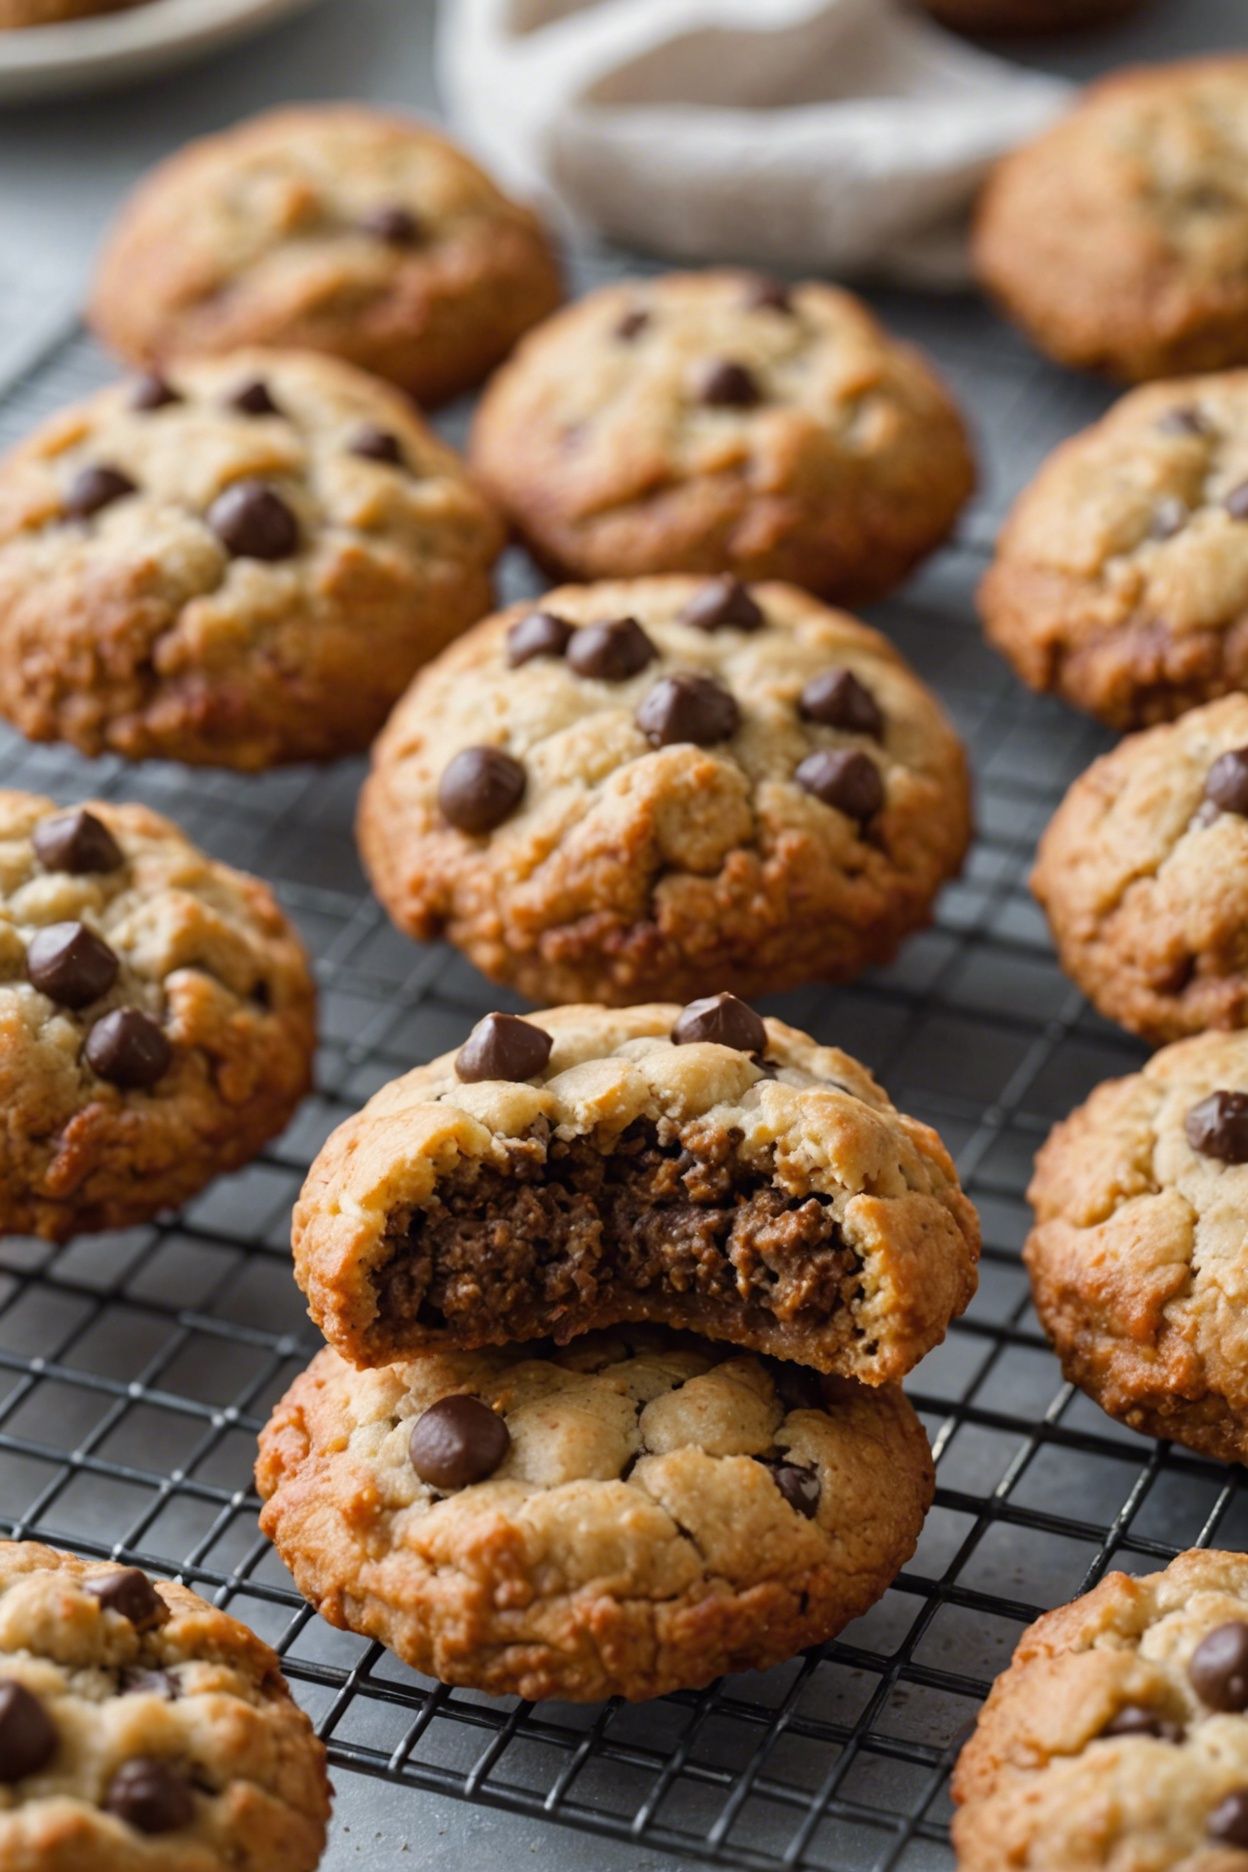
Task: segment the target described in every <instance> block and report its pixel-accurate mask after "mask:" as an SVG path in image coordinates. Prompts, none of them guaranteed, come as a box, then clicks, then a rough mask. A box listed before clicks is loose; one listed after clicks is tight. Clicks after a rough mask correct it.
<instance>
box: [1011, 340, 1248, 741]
mask: <svg viewBox="0 0 1248 1872" xmlns="http://www.w3.org/2000/svg"><path fill="white" fill-rule="evenodd" d="M980 607H981V610H982V613H983V617H984V623H985V626H986V628H987V631H988V635H989V637H990V638H991V639H992V641H993V642H994V643H995V644H996V646H997V648H998V649H999V650H1001V651H1002V652H1003V653H1004V655H1005V656H1006V657H1008V658H1009V660H1010V662H1011V663H1012V664H1013V666H1014V668H1015V670H1016V671H1017V672H1018V674H1019V675H1020V676H1021V677H1022V679H1023V681H1024V682H1026V683H1028V684H1030V686H1031V687H1032V688H1033V689H1052V690H1056V691H1057V693H1058V694H1059V695H1061V696H1063V697H1064V698H1065V699H1066V701H1068V702H1071V703H1073V704H1074V705H1075V707H1076V708H1082V709H1086V710H1088V712H1089V713H1090V714H1093V715H1097V716H1099V717H1100V719H1101V720H1102V721H1104V722H1107V723H1108V724H1109V725H1110V726H1111V727H1113V728H1133V727H1141V726H1143V725H1145V724H1147V723H1149V722H1157V721H1165V720H1169V719H1171V718H1173V717H1174V716H1176V715H1180V714H1182V713H1183V711H1184V710H1185V709H1189V708H1192V707H1193V706H1195V705H1196V704H1197V703H1200V702H1206V701H1209V700H1210V699H1211V698H1213V697H1214V696H1219V695H1223V694H1225V693H1227V692H1228V691H1232V690H1241V689H1248V371H1229V372H1225V373H1223V374H1222V375H1219V376H1211V377H1194V378H1189V379H1184V380H1182V381H1178V382H1173V383H1165V384H1153V385H1149V386H1147V387H1146V388H1143V389H1140V390H1135V391H1132V392H1131V393H1130V394H1129V395H1127V396H1125V397H1123V398H1122V399H1121V401H1120V402H1119V403H1117V404H1116V405H1115V407H1114V408H1113V409H1112V410H1111V411H1110V413H1109V414H1108V416H1106V417H1105V418H1104V419H1103V420H1102V421H1101V422H1099V423H1097V424H1095V425H1094V426H1093V427H1092V428H1091V429H1087V430H1085V431H1084V432H1083V433H1082V434H1081V435H1077V436H1075V437H1073V438H1072V439H1071V440H1070V441H1068V442H1065V443H1063V444H1062V446H1061V447H1060V448H1059V449H1057V450H1056V452H1055V453H1054V454H1053V455H1052V456H1051V457H1050V458H1049V460H1048V461H1047V462H1046V463H1045V465H1044V467H1043V468H1042V469H1041V470H1040V473H1039V475H1038V476H1037V477H1036V479H1035V480H1034V481H1033V482H1032V484H1031V486H1030V487H1029V488H1028V489H1027V490H1026V491H1025V492H1024V493H1023V494H1022V496H1021V497H1020V498H1019V500H1018V501H1017V502H1016V504H1015V506H1014V509H1013V511H1012V512H1011V514H1010V516H1009V519H1008V520H1007V522H1006V525H1005V528H1004V530H1003V532H1002V534H1001V537H1000V539H999V541H998V544H997V552H996V557H995V559H994V562H993V564H992V565H991V567H990V568H989V570H988V572H987V574H986V576H985V578H984V581H983V584H982V585H981V587H980Z"/></svg>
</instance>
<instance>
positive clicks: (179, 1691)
mask: <svg viewBox="0 0 1248 1872" xmlns="http://www.w3.org/2000/svg"><path fill="white" fill-rule="evenodd" d="M329 1803H330V1788H329V1782H328V1780H327V1779H326V1775H325V1750H324V1749H323V1748H322V1746H321V1744H320V1742H318V1740H317V1739H316V1736H315V1735H314V1734H313V1732H312V1726H311V1724H310V1723H309V1721H308V1719H307V1717H306V1716H305V1715H304V1714H303V1712H302V1710H300V1709H298V1708H297V1707H296V1705H295V1704H294V1703H293V1702H292V1701H291V1697H290V1692H289V1690H288V1689H287V1688H286V1684H285V1681H284V1679H283V1677H282V1673H281V1670H280V1668H279V1665H278V1659H277V1656H276V1654H275V1653H274V1652H273V1651H271V1650H270V1649H269V1647H268V1645H266V1644H263V1643H262V1642H261V1640H260V1639H259V1638H257V1637H256V1636H255V1634H254V1633H253V1632H250V1631H248V1629H247V1627H246V1626H245V1625H240V1624H239V1622H238V1620H237V1619H233V1618H229V1617H227V1615H226V1614H225V1613H224V1612H220V1611H218V1610H217V1609H216V1607H214V1606H211V1605H209V1604H208V1603H207V1601H206V1600H203V1599H200V1598H199V1597H198V1596H197V1595H196V1594H195V1593H193V1592H188V1591H187V1589H186V1587H185V1586H178V1585H175V1584H174V1583H173V1582H172V1581H170V1580H158V1581H152V1580H149V1579H148V1577H147V1575H146V1574H145V1573H142V1572H140V1571H139V1569H138V1568H137V1567H122V1566H117V1565H116V1564H114V1563H111V1562H108V1561H92V1560H77V1559H75V1558H74V1557H73V1556H72V1555H70V1554H63V1553H57V1552H56V1551H55V1550H54V1549H53V1548H51V1547H41V1546H39V1545H37V1544H36V1543H35V1542H34V1541H22V1542H12V1541H6V1542H4V1543H0V1864H2V1865H3V1866H4V1872H273V1868H274V1867H275V1866H281V1867H283V1868H284V1869H285V1872H312V1868H313V1867H314V1866H315V1865H316V1864H317V1862H318V1861H319V1859H320V1856H321V1852H322V1849H323V1847H324V1844H325V1828H326V1823H327V1821H328V1819H329Z"/></svg>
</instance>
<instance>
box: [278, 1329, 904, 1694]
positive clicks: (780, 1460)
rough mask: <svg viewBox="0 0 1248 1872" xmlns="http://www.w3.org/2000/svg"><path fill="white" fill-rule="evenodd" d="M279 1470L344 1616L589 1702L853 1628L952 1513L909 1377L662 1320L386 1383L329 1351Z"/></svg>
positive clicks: (740, 1664)
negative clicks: (794, 1363) (800, 1364)
mask: <svg viewBox="0 0 1248 1872" xmlns="http://www.w3.org/2000/svg"><path fill="white" fill-rule="evenodd" d="M256 1480H257V1486H258V1487H259V1490H260V1493H261V1495H262V1496H263V1497H264V1498H265V1502H266V1505H265V1508H264V1511H263V1513H262V1515H261V1525H262V1527H263V1528H264V1530H265V1532H266V1533H267V1534H268V1535H269V1536H270V1538H271V1539H272V1540H273V1542H274V1544H275V1545H276V1547H277V1549H278V1552H279V1553H280V1554H281V1556H282V1558H283V1559H284V1560H285V1562H286V1564H287V1565H288V1566H289V1567H290V1569H291V1572H292V1573H293V1574H294V1576H295V1581H296V1584H297V1585H298V1587H299V1590H300V1591H301V1592H302V1593H303V1594H304V1595H305V1597H306V1598H308V1599H310V1600H311V1602H312V1604H313V1605H314V1606H316V1608H317V1610H318V1611H319V1612H320V1613H321V1615H322V1616H323V1617H324V1618H326V1619H328V1620H329V1621H330V1623H331V1624H333V1625H342V1626H346V1627H348V1628H349V1629H350V1630H352V1631H358V1632H363V1633H366V1634H367V1635H368V1636H370V1637H373V1638H378V1639H380V1640H381V1642H382V1643H383V1644H386V1645H388V1646H389V1647H390V1648H391V1650H393V1651H396V1652H397V1653H398V1655H399V1656H400V1657H401V1658H403V1659H405V1660H406V1662H407V1663H409V1664H411V1665H413V1666H414V1667H415V1668H416V1669H417V1670H421V1671H427V1672H429V1673H430V1674H431V1675H433V1676H436V1677H440V1678H442V1679H443V1681H444V1682H447V1683H453V1684H465V1685H470V1686H472V1687H474V1688H476V1689H480V1690H485V1691H489V1692H491V1693H493V1694H495V1695H505V1694H514V1695H517V1696H522V1697H545V1696H558V1697H564V1698H570V1699H573V1700H576V1701H590V1700H593V1699H597V1698H600V1697H608V1696H623V1697H629V1698H638V1699H639V1698H643V1697H654V1696H661V1695H663V1694H665V1693H666V1692H667V1691H669V1690H675V1689H680V1688H692V1687H696V1686H698V1685H701V1684H704V1683H708V1682H709V1681H710V1680H711V1679H712V1678H713V1677H716V1676H719V1675H720V1674H721V1673H723V1672H725V1671H739V1670H746V1669H754V1668H758V1669H762V1668H765V1667H767V1666H768V1665H771V1664H775V1663H778V1662H779V1661H780V1660H781V1659H783V1658H786V1657H788V1656H790V1655H791V1654H792V1653H793V1652H794V1651H797V1650H800V1649H801V1648H802V1647H803V1646H804V1645H809V1644H817V1643H819V1642H821V1641H822V1640H823V1639H826V1638H830V1637H832V1636H833V1635H834V1634H835V1633H836V1632H838V1631H839V1630H840V1629H841V1627H842V1626H843V1625H845V1624H847V1623H848V1622H849V1620H850V1619H852V1618H856V1617H857V1616H858V1615H859V1614H860V1613H862V1612H865V1611H866V1610H867V1608H868V1606H870V1605H872V1604H873V1603H874V1601H875V1600H876V1599H878V1598H879V1596H880V1594H881V1593H882V1592H883V1591H884V1590H885V1588H886V1587H887V1586H888V1584H889V1583H890V1581H891V1580H892V1579H893V1577H894V1576H895V1574H896V1573H897V1570H898V1568H899V1567H901V1566H902V1565H903V1564H904V1563H905V1561H906V1560H908V1559H909V1557H910V1555H911V1554H912V1553H913V1551H914V1547H915V1543H916V1541H917V1539H918V1535H919V1530H920V1528H921V1526H922V1523H923V1517H924V1514H925V1513H926V1511H927V1508H928V1505H929V1504H930V1502H931V1498H932V1464H931V1455H930V1452H929V1450H928V1447H927V1439H926V1437H925V1436H924V1434H923V1430H922V1427H921V1425H920V1424H919V1422H918V1419H917V1418H916V1417H915V1414H914V1412H913V1411H912V1410H911V1408H910V1406H909V1404H908V1403H907V1402H906V1400H905V1398H904V1397H903V1396H902V1394H901V1392H900V1390H898V1389H897V1388H896V1387H893V1386H888V1387H885V1388H883V1389H881V1390H876V1391H871V1390H868V1389H867V1388H866V1387H865V1386H863V1385H855V1384H851V1383H848V1382H846V1381H842V1380H835V1379H832V1380H823V1381H822V1382H821V1381H820V1380H819V1379H818V1378H816V1377H815V1376H814V1375H813V1374H812V1373H810V1372H806V1371H802V1370H801V1369H800V1368H797V1367H788V1368H786V1367H778V1366H773V1365H771V1364H769V1363H768V1362H766V1361H763V1360H760V1359H757V1358H752V1357H748V1356H742V1355H741V1354H737V1353H733V1352H731V1351H728V1350H725V1349H724V1348H723V1347H718V1346H711V1345H707V1344H705V1343H704V1342H702V1341H700V1340H697V1339H692V1338H686V1337H683V1336H681V1335H677V1334H669V1333H664V1332H661V1331H658V1330H656V1329H655V1328H644V1327H643V1328H637V1329H633V1330H630V1331H627V1332H623V1333H617V1334H593V1335H591V1336H589V1337H587V1338H584V1339H578V1340H577V1342H576V1344H575V1345H573V1346H569V1347H567V1348H565V1349H564V1350H563V1351H557V1350H554V1349H553V1348H551V1347H549V1346H544V1345H541V1344H538V1345H535V1346H517V1347H511V1348H508V1349H507V1350H505V1351H501V1352H475V1353H473V1352H457V1353H452V1352H443V1353H428V1354H426V1355H424V1356H423V1357H419V1358H414V1359H411V1360H410V1361H408V1362H406V1363H404V1364H397V1365H388V1366H385V1367H384V1368H383V1369H381V1370H379V1371H370V1372H364V1373H361V1372H357V1371H354V1370H353V1369H352V1368H351V1366H349V1365H347V1364H346V1363H344V1361H343V1360H342V1359H341V1358H340V1357H339V1356H338V1354H337V1353H335V1352H332V1351H330V1350H329V1349H326V1350H325V1351H323V1352H321V1353H320V1354H319V1355H318V1356H317V1357H316V1358H315V1359H314V1360H313V1362H312V1365H311V1366H310V1367H309V1369H308V1370H307V1371H306V1372H304V1373H303V1374H302V1376H301V1377H299V1378H297V1379H296V1380H295V1382H294V1384H293V1385H292V1387H291V1389H290V1391H289V1392H288V1393H287V1395H286V1398H285V1399H284V1401H283V1402H282V1403H281V1404H279V1405H278V1406H277V1409H276V1410H275V1412H274V1413H273V1416H272V1418H271V1419H270V1422H269V1424H268V1427H267V1428H266V1429H265V1431H264V1432H263V1434H262V1436H261V1439H260V1460H259V1464H258V1466H257V1470H256Z"/></svg>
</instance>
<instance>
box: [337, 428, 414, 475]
mask: <svg viewBox="0 0 1248 1872" xmlns="http://www.w3.org/2000/svg"><path fill="white" fill-rule="evenodd" d="M349 448H350V452H351V454H352V455H362V456H363V457H364V460H365V461H375V462H385V463H386V465H387V466H388V467H390V468H402V467H404V466H405V463H404V460H403V444H402V443H401V442H400V441H399V438H398V436H396V435H395V434H394V432H393V430H391V429H381V428H379V427H378V425H377V424H376V423H365V424H364V426H363V428H362V429H357V430H356V432H355V434H354V435H353V436H352V438H351V441H350V444H349Z"/></svg>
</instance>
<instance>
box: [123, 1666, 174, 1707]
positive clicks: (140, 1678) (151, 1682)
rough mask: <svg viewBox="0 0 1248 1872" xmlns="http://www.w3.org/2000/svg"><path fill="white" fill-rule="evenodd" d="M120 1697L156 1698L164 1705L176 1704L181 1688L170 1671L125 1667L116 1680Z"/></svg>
mask: <svg viewBox="0 0 1248 1872" xmlns="http://www.w3.org/2000/svg"><path fill="white" fill-rule="evenodd" d="M118 1687H119V1689H120V1691H121V1694H122V1696H158V1697H163V1698H164V1700H165V1702H166V1703H176V1702H177V1700H178V1698H179V1697H180V1696H181V1694H182V1686H181V1684H180V1683H179V1682H178V1680H177V1678H176V1677H175V1676H174V1674H173V1672H172V1671H167V1670H136V1669H135V1668H133V1667H132V1666H130V1665H127V1666H126V1667H125V1669H124V1670H123V1671H122V1672H121V1676H120V1678H119V1679H118Z"/></svg>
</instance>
